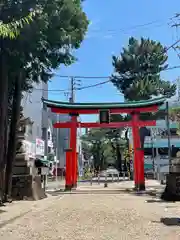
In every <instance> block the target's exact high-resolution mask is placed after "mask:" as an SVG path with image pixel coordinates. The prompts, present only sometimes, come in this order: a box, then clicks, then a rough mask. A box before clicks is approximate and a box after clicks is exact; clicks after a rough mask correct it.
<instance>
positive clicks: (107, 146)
mask: <svg viewBox="0 0 180 240" xmlns="http://www.w3.org/2000/svg"><path fill="white" fill-rule="evenodd" d="M123 120H124V118H123V116H121V115H112V116H111V121H113V122H119V121H123ZM122 130H123V128H120V129H116V128H114V129H91V130H90V131H89V132H88V134H85V135H84V136H82V141H83V147H82V149H83V154H84V156H85V158H86V157H87V158H90V157H91V156H92V157H93V166H94V168H95V169H96V170H99V169H101V170H102V169H105V168H107V167H108V166H109V165H113V166H115V167H117V168H118V169H120V170H122V168H121V165H122V162H121V152H122V149H123V148H124V146H125V140H124V139H122V138H121V135H122Z"/></svg>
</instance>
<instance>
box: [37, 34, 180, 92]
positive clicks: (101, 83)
mask: <svg viewBox="0 0 180 240" xmlns="http://www.w3.org/2000/svg"><path fill="white" fill-rule="evenodd" d="M179 42H180V39H178V40H177V41H176V42H174V43H173V44H171V45H170V46H169V47H167V48H165V49H164V51H163V52H162V53H166V52H167V51H169V50H170V49H171V48H173V49H174V47H175V46H176V45H177V44H178V43H179ZM177 68H180V66H173V67H169V68H166V69H164V70H162V71H168V70H173V69H177ZM54 75H55V76H58V77H60V78H71V79H73V81H74V80H75V79H76V78H81V79H108V80H106V81H103V82H100V83H96V84H91V85H88V86H84V87H79V88H76V90H83V89H87V88H92V87H97V86H101V85H104V84H106V83H108V82H111V78H112V76H103V77H102V76H98V77H96V76H68V75H66V76H65V75H58V74H54ZM79 81H80V80H79ZM74 89H75V88H74V84H73V90H74ZM34 90H41V91H42V90H44V89H34ZM44 91H48V92H66V93H67V92H72V88H71V89H58V90H55V89H54V90H53V89H50V90H44Z"/></svg>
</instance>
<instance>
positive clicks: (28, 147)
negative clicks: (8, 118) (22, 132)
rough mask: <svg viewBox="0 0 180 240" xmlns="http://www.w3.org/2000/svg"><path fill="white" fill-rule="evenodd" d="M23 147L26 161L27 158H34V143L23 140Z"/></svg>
mask: <svg viewBox="0 0 180 240" xmlns="http://www.w3.org/2000/svg"><path fill="white" fill-rule="evenodd" d="M22 144H23V147H24V149H25V153H26V156H27V159H29V158H35V154H36V149H35V148H36V145H35V143H32V142H29V141H26V140H23V141H22Z"/></svg>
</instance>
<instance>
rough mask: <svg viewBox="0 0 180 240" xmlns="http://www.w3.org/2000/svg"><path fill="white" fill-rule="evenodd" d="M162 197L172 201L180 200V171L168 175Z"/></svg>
mask: <svg viewBox="0 0 180 240" xmlns="http://www.w3.org/2000/svg"><path fill="white" fill-rule="evenodd" d="M161 199H162V200H164V201H170V202H171V201H172V202H175V201H180V173H170V174H169V175H168V176H167V179H166V187H165V190H164V192H163V193H162V195H161Z"/></svg>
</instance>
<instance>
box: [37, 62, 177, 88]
mask: <svg viewBox="0 0 180 240" xmlns="http://www.w3.org/2000/svg"><path fill="white" fill-rule="evenodd" d="M178 68H180V65H179V66H173V67H169V68H166V69H164V70H162V71H168V70H173V69H178ZM59 77H60V76H59ZM62 77H65V76H62ZM66 77H67V78H69V76H66ZM77 77H78V78H85V79H86V78H88V79H91V78H95V79H102V78H103V79H108V80H106V81H103V82H100V83H96V84H90V85H87V86H84V87H79V88H75V89H74V90H78V91H79V90H83V89H87V88H92V87H97V86H100V85H104V84H106V83H108V82H111V78H112V76H107V77H90V76H87V77H86V76H77ZM74 78H76V76H75V77H74ZM33 90H35V91H48V92H70V91H71V89H48V90H44V89H36V88H34V89H33Z"/></svg>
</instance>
